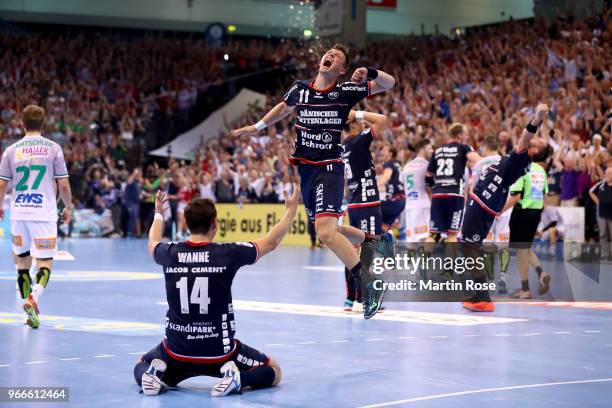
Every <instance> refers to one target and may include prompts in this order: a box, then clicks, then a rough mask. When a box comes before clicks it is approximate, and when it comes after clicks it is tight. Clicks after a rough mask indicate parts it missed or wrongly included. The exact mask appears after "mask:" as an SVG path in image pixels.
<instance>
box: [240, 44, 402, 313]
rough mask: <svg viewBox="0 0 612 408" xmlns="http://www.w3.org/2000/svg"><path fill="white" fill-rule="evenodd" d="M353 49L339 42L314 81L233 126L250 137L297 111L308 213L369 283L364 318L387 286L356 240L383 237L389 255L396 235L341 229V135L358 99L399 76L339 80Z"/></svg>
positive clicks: (298, 159)
mask: <svg viewBox="0 0 612 408" xmlns="http://www.w3.org/2000/svg"><path fill="white" fill-rule="evenodd" d="M348 64H349V56H348V50H347V48H346V47H345V46H344V45H342V44H336V45H334V46H333V47H332V48H331V49H329V50H328V51H327V52H326V53H325V54H324V55H323V57H322V58H321V61H320V63H319V71H318V73H317V76H316V78H315V79H314V80H300V81H296V82H295V83H294V84H293V86H292V87H291V89H289V91H288V92H287V93H286V94H285V97H284V101H282V102H280V103H279V104H277V105H276V106H275V107H274V108H272V109H271V110H270V111H269V112H268V113H266V114H265V115H264V117H263V118H262V119H261V120H260V121H259V122H257V123H256V124H255V125H251V126H246V127H243V128H241V129H237V130H234V131H233V135H234V136H250V135H254V134H256V133H257V132H258V131H260V130H262V129H264V128H266V127H267V126H270V125H272V124H274V123H276V122H278V121H279V120H281V119H283V118H285V117H287V116H288V115H289V114H291V113H292V112H293V111H296V113H297V117H296V122H295V130H296V140H295V151H294V153H293V155H292V156H291V157H290V159H289V160H290V161H291V163H293V164H295V165H297V166H298V173H299V175H300V178H301V187H302V198H303V200H304V205H305V207H306V212H307V213H308V216H309V217H310V218H311V219H314V220H315V229H316V232H317V235H318V236H319V238H320V239H321V242H323V244H325V245H326V246H327V247H328V248H329V249H331V250H332V251H333V252H334V253H335V254H336V256H338V258H340V260H341V261H342V262H343V263H344V265H345V266H346V267H347V268H348V269H349V270H350V271H351V275H353V276H357V275H361V277H362V278H363V280H362V281H363V282H364V283H366V285H365V289H366V291H367V292H366V293H365V299H364V300H365V302H364V303H365V304H364V317H365V318H366V319H369V318H371V317H372V316H374V315H375V314H376V312H377V311H378V309H379V308H380V305H381V302H382V297H383V296H384V291H382V290H380V291H377V290H375V289H374V285H373V282H372V276H371V275H370V273H369V271H368V266H369V265H362V263H361V261H360V259H359V256H358V255H357V254H356V253H355V251H354V249H353V247H352V245H351V242H353V243H356V244H362V243H364V242H371V241H378V245H377V250H378V252H379V253H381V254H382V255H384V256H392V254H393V252H392V251H393V236H392V235H391V234H385V235H382V236H375V237H373V236H372V235H371V234H370V233H364V232H363V231H361V230H359V229H357V228H351V227H346V228H343V229H339V228H338V222H337V218H339V217H340V215H341V214H342V209H341V206H342V198H343V196H344V165H343V164H342V151H343V149H342V143H341V135H342V130H343V129H344V125H345V124H346V121H347V119H348V116H349V112H350V110H351V107H352V106H354V105H355V104H356V103H357V102H359V101H361V100H362V99H364V98H366V97H367V96H369V95H373V94H376V93H379V92H383V91H386V90H387V89H390V88H392V87H393V86H394V85H395V79H394V78H393V77H392V76H391V75H389V74H387V73H385V72H382V71H378V70H376V69H374V68H365V67H361V68H357V69H356V70H355V72H354V73H353V75H352V77H351V81H352V82H344V83H341V84H339V83H338V79H339V78H340V76H342V75H344V74H345V73H346V71H347V69H348Z"/></svg>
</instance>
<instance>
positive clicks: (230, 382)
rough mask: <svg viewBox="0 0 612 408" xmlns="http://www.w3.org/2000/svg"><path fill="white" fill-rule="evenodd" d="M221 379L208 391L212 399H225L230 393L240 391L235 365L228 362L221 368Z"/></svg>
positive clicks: (238, 375) (238, 376) (238, 373)
mask: <svg viewBox="0 0 612 408" xmlns="http://www.w3.org/2000/svg"><path fill="white" fill-rule="evenodd" d="M221 373H223V378H222V379H221V381H219V382H218V383H217V385H215V386H214V387H213V389H212V390H210V395H212V396H213V397H225V396H226V395H227V394H230V393H232V392H239V391H240V371H238V367H237V366H236V363H234V362H233V361H228V362H227V363H225V364H223V366H222V367H221Z"/></svg>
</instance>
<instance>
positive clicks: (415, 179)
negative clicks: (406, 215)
mask: <svg viewBox="0 0 612 408" xmlns="http://www.w3.org/2000/svg"><path fill="white" fill-rule="evenodd" d="M428 164H429V162H428V161H427V160H426V159H424V158H422V157H416V158H415V159H413V160H411V161H409V162H408V163H406V165H405V166H404V169H403V170H402V174H401V177H402V180H403V182H404V191H405V193H406V209H409V208H426V207H430V206H431V199H430V198H429V194H428V193H427V185H426V184H425V173H427V165H428Z"/></svg>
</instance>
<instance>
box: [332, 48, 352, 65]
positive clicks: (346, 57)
mask: <svg viewBox="0 0 612 408" xmlns="http://www.w3.org/2000/svg"><path fill="white" fill-rule="evenodd" d="M330 49H331V50H338V51H341V52H342V53H343V54H344V68H345V69H346V68H348V65H349V49H348V47H347V46H346V45H344V44H342V43H335V44H334V45H332V47H331V48H330Z"/></svg>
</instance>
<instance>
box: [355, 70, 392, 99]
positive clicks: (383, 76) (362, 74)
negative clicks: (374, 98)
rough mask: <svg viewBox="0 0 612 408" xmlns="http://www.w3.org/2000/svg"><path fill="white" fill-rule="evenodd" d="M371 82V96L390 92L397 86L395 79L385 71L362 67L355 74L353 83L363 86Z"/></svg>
mask: <svg viewBox="0 0 612 408" xmlns="http://www.w3.org/2000/svg"><path fill="white" fill-rule="evenodd" d="M367 80H369V81H370V95H374V94H377V93H380V92H384V91H386V90H389V89H391V88H393V87H394V86H395V78H393V76H391V75H389V74H387V73H386V72H384V71H381V70H377V69H375V68H366V67H361V68H357V69H356V70H355V72H353V76H352V77H351V81H352V82H355V83H358V84H361V83H364V82H365V81H367Z"/></svg>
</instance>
